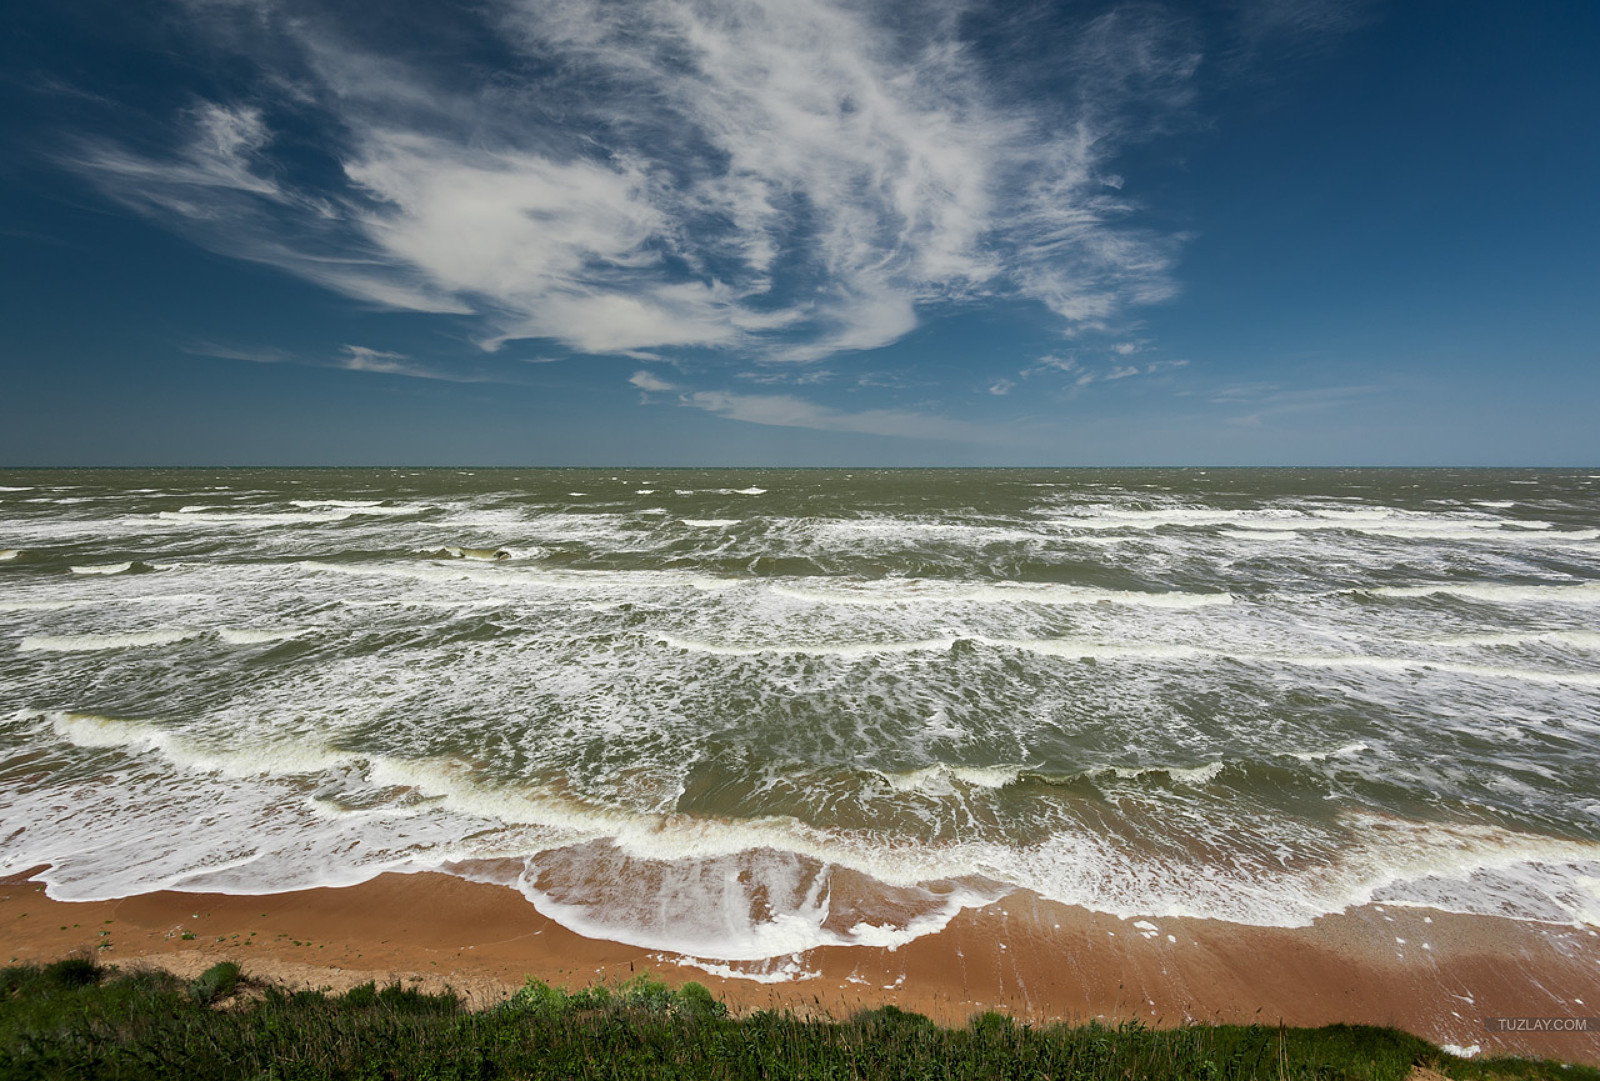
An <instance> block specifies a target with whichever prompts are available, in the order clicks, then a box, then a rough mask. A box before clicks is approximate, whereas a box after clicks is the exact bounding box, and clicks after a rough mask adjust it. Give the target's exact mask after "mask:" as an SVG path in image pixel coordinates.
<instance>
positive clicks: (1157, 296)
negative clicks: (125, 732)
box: [0, 0, 1600, 466]
mask: <svg viewBox="0 0 1600 1081" xmlns="http://www.w3.org/2000/svg"><path fill="white" fill-rule="evenodd" d="M8 23H9V26H8V32H7V34H6V35H5V36H4V42H3V43H0V380H3V384H0V385H3V386H4V387H5V388H6V390H5V392H4V394H3V395H0V465H9V466H33V465H129V466H131V465H253V464H260V465H365V464H372V465H384V464H420V465H426V464H476V465H485V466H488V465H524V466H528V465H552V466H560V465H641V466H695V465H729V466H736V465H751V466H759V465H800V466H808V465H815V466H829V465H882V466H913V465H940V466H946V465H947V466H962V465H1063V466H1071V465H1532V466H1537V465H1549V466H1560V465H1589V466H1593V465H1600V345H1597V342H1600V197H1597V193H1600V119H1597V118H1600V64H1596V63H1595V62H1594V60H1593V57H1594V52H1595V47H1596V46H1597V45H1600V5H1597V4H1595V3H1593V2H1592V0H1542V2H1540V3H1537V4H1528V5H1507V4H1504V3H1488V2H1478V0H1454V2H1449V0H1406V2H1399V0H1216V2H1209V3H1201V2H1193V0H1190V2H1184V3H1176V2H1174V3H1167V4H1162V3H1101V2H1093V0H1083V2H1068V0H1057V2H1047V3H1027V2H1019V0H1001V2H993V3H989V2H982V0H970V2H969V0H881V2H880V0H477V2H468V0H427V2H422V0H393V2H390V3H385V4H381V5H356V4H332V3H325V2H322V0H134V2H131V3H129V2H120V3H110V2H102V0H84V2H77V3H72V4H35V5H25V6H23V7H22V8H20V9H19V10H17V11H15V12H12V13H10V14H9V16H8Z"/></svg>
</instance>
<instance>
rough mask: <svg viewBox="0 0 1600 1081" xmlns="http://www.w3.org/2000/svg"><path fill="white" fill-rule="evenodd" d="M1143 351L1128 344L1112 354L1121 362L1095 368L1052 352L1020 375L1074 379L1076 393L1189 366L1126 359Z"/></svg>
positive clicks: (1114, 349) (1113, 349)
mask: <svg viewBox="0 0 1600 1081" xmlns="http://www.w3.org/2000/svg"><path fill="white" fill-rule="evenodd" d="M1140 348H1141V347H1140V346H1138V345H1135V344H1132V343H1128V342H1123V343H1120V344H1118V345H1114V346H1112V347H1111V352H1112V354H1114V355H1115V356H1117V357H1118V358H1121V359H1119V360H1117V361H1115V362H1113V363H1111V364H1110V365H1106V366H1093V365H1089V364H1085V363H1084V362H1083V361H1081V360H1079V359H1078V358H1077V357H1075V356H1071V357H1063V356H1057V355H1056V354H1054V353H1050V354H1046V355H1045V356H1042V357H1039V358H1038V359H1037V360H1035V361H1034V362H1033V363H1032V364H1030V365H1029V366H1028V367H1026V368H1024V369H1022V371H1021V372H1020V373H1018V374H1019V375H1020V376H1021V377H1022V378H1024V379H1028V378H1032V377H1034V376H1038V375H1042V374H1049V373H1059V374H1061V375H1067V376H1070V377H1071V380H1072V387H1073V388H1074V390H1077V389H1081V388H1083V387H1087V386H1088V385H1089V384H1091V383H1114V382H1117V381H1119V380H1122V379H1132V378H1134V377H1136V376H1145V375H1159V374H1162V373H1165V372H1173V371H1177V370H1178V369H1179V368H1186V367H1188V366H1189V362H1188V361H1187V360H1149V361H1145V362H1143V363H1138V362H1131V363H1130V362H1128V361H1127V358H1128V357H1129V356H1131V355H1132V354H1134V353H1136V352H1137V351H1138V350H1139V349H1140Z"/></svg>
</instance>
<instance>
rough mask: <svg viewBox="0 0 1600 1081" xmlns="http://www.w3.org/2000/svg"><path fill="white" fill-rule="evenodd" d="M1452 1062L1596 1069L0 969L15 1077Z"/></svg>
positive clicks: (1406, 1042) (0, 1046)
mask: <svg viewBox="0 0 1600 1081" xmlns="http://www.w3.org/2000/svg"><path fill="white" fill-rule="evenodd" d="M1417 1067H1423V1068H1426V1069H1432V1070H1435V1071H1437V1072H1438V1073H1440V1074H1443V1075H1444V1076H1447V1077H1455V1078H1502V1077H1504V1078H1523V1077H1527V1078H1557V1077H1559V1078H1564V1079H1573V1081H1578V1079H1583V1081H1600V1070H1595V1069H1591V1068H1587V1067H1578V1066H1564V1065H1562V1064H1560V1063H1556V1062H1550V1061H1533V1060H1526V1059H1477V1060H1471V1061H1467V1060H1463V1059H1458V1058H1455V1057H1453V1056H1451V1055H1447V1054H1445V1053H1444V1052H1443V1051H1441V1050H1440V1049H1439V1048H1437V1047H1435V1046H1433V1045H1432V1044H1429V1043H1427V1042H1425V1041H1423V1040H1421V1039H1418V1038H1417V1037H1415V1036H1411V1035H1409V1034H1407V1033H1404V1032H1401V1031H1398V1030H1396V1029H1389V1028H1373V1027H1366V1026H1347V1025H1334V1026H1330V1027H1326V1028H1318V1029H1297V1028H1273V1027H1269V1026H1261V1025H1251V1026H1241V1025H1190V1026H1185V1027H1181V1028H1167V1029H1153V1028H1149V1027H1146V1026H1144V1025H1141V1024H1138V1023H1128V1024H1122V1025H1118V1026H1107V1025H1103V1024H1094V1023H1091V1024H1088V1025H1075V1026H1071V1025H1047V1026H1030V1025H1023V1024H1018V1023H1015V1022H1013V1021H1012V1020H1011V1019H1010V1018H1008V1017H1005V1016H1002V1015H999V1014H994V1013H988V1014H983V1015H981V1016H979V1017H976V1018H974V1019H973V1020H972V1021H971V1023H969V1024H968V1025H966V1026H965V1027H961V1028H945V1027H941V1026H939V1025H936V1024H934V1023H933V1022H932V1021H930V1020H928V1019H927V1018H925V1017H922V1016H920V1015H918V1014H914V1013H908V1012H904V1011H902V1010H899V1009H896V1008H895V1007H893V1006H884V1007H881V1008H879V1009H875V1010H869V1011H866V1012H863V1013H859V1014H856V1015H855V1016H853V1017H851V1018H848V1019H846V1020H826V1019H816V1018H805V1017H800V1016H797V1015H795V1014H792V1013H787V1012H784V1013H778V1012H771V1011H764V1012H757V1013H752V1014H748V1015H745V1016H742V1017H732V1016H729V1014H728V1011H727V1009H726V1008H725V1006H724V1005H723V1004H722V1003H721V1002H720V1001H718V1000H717V999H716V998H714V997H713V996H712V995H711V993H710V992H709V991H707V990H706V989H705V988H704V987H703V986H701V985H699V984H693V983H690V984H685V985H683V986H682V987H680V988H677V989H671V988H669V987H668V986H667V985H666V984H664V983H662V982H660V981H657V980H654V979H652V978H650V977H648V976H641V977H637V978H635V979H633V980H631V981H629V982H627V983H623V984H618V985H613V986H602V985H596V986H591V987H586V988H582V989H579V990H576V991H567V990H563V989H561V988H557V987H552V986H549V985H547V984H544V983H540V982H538V981H534V980H530V981H529V982H528V984H527V985H526V986H525V987H524V988H523V989H522V990H521V991H520V992H518V993H517V994H516V995H514V996H513V997H512V998H510V999H509V1000H507V1001H505V1002H503V1003H500V1004H498V1005H495V1006H491V1007H487V1008H484V1009H476V1010H474V1009H470V1008H468V1007H467V1006H466V1005H465V1004H464V1003H463V1002H462V1000H461V999H460V998H459V997H457V996H456V995H454V994H451V993H448V992H446V993H442V994H427V993H423V992H421V991H419V990H416V989H414V988H405V987H402V986H400V985H398V984H391V985H389V986H386V987H378V986H376V985H374V984H366V985H363V986H360V987H356V988H353V989H352V990H349V991H346V992H345V993H343V994H331V993H324V992H320V991H290V990H286V989H284V988H282V987H279V986H277V985H275V984H272V983H267V982H262V981H257V980H252V979H250V978H249V977H248V976H247V975H246V974H244V973H241V971H240V970H239V967H238V966H237V965H235V964H233V963H231V962H223V963H221V964H218V965H216V966H214V967H212V968H211V969H209V970H207V971H206V972H205V973H203V974H202V975H201V976H200V977H199V978H197V979H194V980H183V979H180V978H178V977H176V976H173V975H170V974H168V973H165V972H161V971H157V970H142V971H132V970H130V971H126V972H124V971H118V970H116V969H112V968H106V967H101V966H99V965H97V964H95V963H94V962H92V961H89V960H85V959H76V958H74V959H68V960H65V961H59V962H56V963H55V964H51V965H46V966H38V965H23V966H16V967H12V968H8V969H5V970H3V971H0V1079H5V1081H9V1079H12V1078H30V1079H31V1078H68V1077H71V1078H130V1079H131V1078H184V1079H186V1081H187V1079H198V1078H248V1079H253V1081H269V1079H271V1081H277V1079H283V1081H288V1079H299V1078H306V1079H310V1078H349V1079H389V1078H395V1079H399V1078H406V1079H413V1078H415V1079H468V1078H470V1079H474V1081H480V1079H489V1078H619V1079H620V1078H630V1079H631V1078H639V1079H646V1078H648V1079H656V1078H785V1079H787V1078H796V1079H813V1078H815V1079H846V1078H896V1079H899V1078H907V1079H915V1078H927V1079H935V1078H937V1079H956V1078H963V1079H964V1078H971V1079H980V1078H981V1079H990V1078H1030V1079H1034V1078H1086V1079H1089V1078H1093V1079H1099V1078H1105V1079H1111V1078H1116V1079H1127V1078H1152V1079H1162V1078H1173V1079H1176V1078H1204V1079H1210V1078H1318V1079H1338V1078H1352V1079H1357V1078H1359V1079H1371V1081H1380V1079H1396V1081H1398V1079H1402V1078H1406V1077H1407V1076H1408V1075H1410V1074H1411V1073H1412V1071H1413V1069H1415V1068H1417Z"/></svg>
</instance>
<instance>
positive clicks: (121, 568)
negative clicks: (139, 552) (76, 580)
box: [67, 560, 140, 574]
mask: <svg viewBox="0 0 1600 1081" xmlns="http://www.w3.org/2000/svg"><path fill="white" fill-rule="evenodd" d="M138 565H140V564H139V563H138V561H137V560H134V561H132V562H128V563H91V564H89V565H87V566H83V567H68V568H67V569H68V570H70V571H71V572H72V573H73V574H127V573H128V572H129V571H131V570H133V568H134V567H135V566H138Z"/></svg>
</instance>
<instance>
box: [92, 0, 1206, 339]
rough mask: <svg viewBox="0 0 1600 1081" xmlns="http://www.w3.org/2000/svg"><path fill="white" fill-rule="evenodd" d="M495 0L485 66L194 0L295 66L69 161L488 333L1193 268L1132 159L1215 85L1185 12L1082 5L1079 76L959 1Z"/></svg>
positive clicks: (858, 302)
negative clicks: (1021, 81) (298, 127)
mask: <svg viewBox="0 0 1600 1081" xmlns="http://www.w3.org/2000/svg"><path fill="white" fill-rule="evenodd" d="M482 10H486V11H487V12H488V13H489V17H488V21H487V23H486V24H485V26H486V27H487V28H488V29H489V31H490V32H491V33H492V34H494V35H495V36H496V37H497V39H498V40H497V46H498V47H500V48H502V49H504V50H507V51H508V52H509V53H510V54H511V55H512V56H514V57H515V59H514V61H513V62H510V63H502V64H500V65H498V66H497V68H496V69H495V70H494V71H493V72H492V74H490V75H488V76H486V77H483V78H480V79H477V80H474V79H473V78H472V77H471V75H470V72H471V70H472V69H471V68H470V67H463V66H459V65H458V66H449V65H445V64H435V65H430V64H429V63H428V62H426V61H425V60H423V59H419V57H421V56H423V55H424V54H422V53H415V54H412V55H410V56H406V57H402V56H400V55H399V54H398V53H396V52H394V51H392V50H390V51H387V52H386V51H383V50H381V49H379V48H378V47H377V46H375V45H373V44H371V42H370V40H364V39H361V38H360V37H358V35H356V34H354V33H352V32H351V31H349V30H347V29H344V28H343V25H344V24H342V23H341V21H340V19H341V16H340V15H339V14H338V13H335V12H332V11H331V10H323V9H319V8H318V7H316V6H315V5H314V4H312V3H311V2H310V0H231V2H228V3H219V2H215V0H205V2H201V0H192V2H191V3H190V5H189V13H190V15H191V17H192V18H193V19H194V20H195V22H196V23H197V24H198V25H202V26H207V25H216V26H221V27H224V28H232V30H233V31H235V32H233V33H230V34H221V33H220V32H219V38H218V40H219V41H223V40H225V41H226V42H227V43H229V45H230V47H232V48H235V49H238V50H242V51H243V52H245V53H246V55H247V57H248V59H249V60H250V61H251V62H253V63H255V64H256V65H258V66H259V67H260V68H261V69H262V70H263V72H264V73H265V75H266V77H265V78H263V79H261V80H259V82H258V85H260V86H265V87H270V88H273V89H271V90H270V91H263V92H261V96H260V98H259V100H253V101H251V102H249V103H244V104H222V103H216V102H207V103H201V104H199V105H197V106H196V107H194V108H193V109H191V110H190V111H189V112H188V113H187V114H186V115H185V116H184V117H182V118H181V124H180V126H181V128H182V130H183V131H184V132H185V133H186V134H185V136H184V138H183V140H182V141H181V142H180V144H179V145H176V146H173V147H170V148H168V149H167V150H166V151H149V150H145V151H136V150H134V149H131V148H129V147H128V146H125V145H123V144H121V143H118V142H115V141H110V140H100V141H95V142H85V143H82V144H80V145H79V146H78V147H77V148H76V150H75V151H74V152H73V153H72V154H71V155H69V160H70V161H71V163H72V164H73V165H74V166H75V167H77V168H78V169H80V170H81V171H83V172H85V173H86V174H88V175H90V176H92V177H94V178H95V179H96V180H97V181H98V182H99V183H100V184H101V186H102V187H103V188H104V189H105V190H106V191H107V192H109V193H110V194H112V196H113V197H115V198H117V199H120V200H121V201H123V202H125V203H127V204H129V205H132V206H136V207H138V208H139V209H141V210H143V211H145V212H146V213H149V214H151V215H153V216H156V217H158V218H160V219H162V220H164V221H167V222H169V223H171V224H173V226H174V227H175V228H179V229H181V230H183V231H184V232H185V233H187V234H188V235H190V236H193V237H195V238H196V239H197V240H199V241H200V242H202V243H205V244H208V245H209V246H211V247H213V248H214V249H216V250H219V251H225V252H228V253H230V254H233V255H237V256H239V257H242V258H247V259H253V260H256V261H259V262H264V263H269V264H273V265H276V266H279V267H282V268H284V269H286V270H288V271H290V272H292V273H295V274H298V275H300V276H302V277H305V278H308V279H310V280H312V281H315V282H318V283H319V284H322V285H324V286H327V287H330V288H333V289H336V290H339V291H340V292H343V293H345V294H347V295H350V296H354V297H358V298H361V299H363V300H365V301H369V302H372V303H376V304H380V305H384V306H388V307H392V308H399V309H405V310H413V311H424V312H449V313H457V314H469V315H472V316H475V317H476V319H477V321H478V326H479V331H478V337H479V340H480V341H481V342H482V343H483V344H484V345H485V346H486V347H488V348H496V347H498V346H499V345H500V344H502V343H504V342H506V341H510V340H515V339H528V338H534V339H550V340H555V341H558V342H561V343H563V344H564V345H565V346H567V347H568V348H570V349H573V350H576V351H579V352H584V353H604V354H623V355H631V356H637V357H640V358H645V359H648V358H651V357H655V356H658V355H660V351H662V350H672V349H678V348H699V349H711V350H719V351H725V352H727V353H728V354H729V355H730V356H736V357H738V358H740V359H742V360H748V359H751V358H754V359H758V360H766V361H779V360H787V361H814V360H817V359H819V358H822V357H825V356H828V355H830V354H833V353H837V352H841V351H848V350H863V349H872V348H876V347H879V346H883V345H886V344H889V343H891V342H894V341H896V340H898V339H899V338H901V337H902V336H904V335H905V334H906V333H908V332H909V331H910V330H912V329H913V328H914V327H915V326H916V325H917V323H918V318H919V316H918V312H919V310H920V309H922V308H924V307H926V306H928V305H933V304H942V303H961V302H969V301H973V300H977V299H981V298H986V297H993V296H1002V295H1003V296H1022V297H1027V298H1032V299H1034V300H1036V301H1039V302H1041V303H1043V304H1044V305H1046V306H1048V307H1049V308H1050V309H1051V310H1052V311H1054V312H1056V313H1057V314H1058V315H1059V316H1060V317H1061V318H1062V319H1063V320H1064V325H1066V326H1097V325H1103V324H1105V323H1106V322H1107V321H1108V320H1110V319H1112V318H1113V317H1114V316H1115V315H1116V314H1117V313H1118V312H1120V311H1122V310H1124V309H1125V308H1126V307H1128V306H1129V305H1133V304H1141V303H1150V302H1154V301H1159V300H1163V299H1165V298H1167V297H1169V296H1171V295H1172V294H1173V292H1174V289H1175V286H1174V284H1173V281H1172V279H1171V275H1170V269H1171V266H1172V262H1173V259H1174V256H1175V251H1176V247H1177V244H1178V243H1179V238H1177V237H1175V236H1171V235H1163V234H1160V233H1157V232H1153V231H1149V230H1141V229H1139V228H1136V227H1134V226H1133V225H1132V224H1131V223H1130V220H1129V219H1130V215H1131V214H1132V213H1133V211H1134V210H1135V207H1134V205H1133V204H1132V203H1131V202H1130V201H1129V200H1128V199H1127V198H1126V197H1125V195H1124V191H1125V189H1124V188H1123V183H1122V179H1121V178H1120V177H1118V176H1114V175H1112V174H1111V173H1110V172H1109V171H1107V168H1106V167H1107V165H1108V163H1109V161H1110V159H1111V157H1112V156H1113V155H1114V154H1115V153H1116V152H1117V150H1118V149H1119V148H1120V147H1122V146H1123V145H1125V144H1126V143H1127V142H1128V141H1129V140H1130V139H1135V138H1139V137H1141V136H1143V135H1147V134H1149V132H1150V131H1151V130H1154V129H1155V128H1158V127H1159V126H1160V125H1159V123H1158V122H1157V121H1156V120H1154V119H1152V118H1155V117H1160V116H1168V115H1171V114H1173V113H1174V112H1175V111H1182V110H1183V109H1185V108H1187V106H1188V103H1189V97H1190V95H1191V93H1192V83H1193V73H1194V70H1195V65H1196V64H1197V62H1198V54H1197V52H1196V51H1195V50H1194V49H1193V48H1192V47H1191V46H1190V45H1189V44H1188V39H1187V38H1186V37H1185V35H1184V34H1183V33H1182V32H1181V22H1180V21H1179V20H1176V19H1174V18H1173V17H1171V16H1169V15H1167V14H1165V13H1163V12H1162V11H1161V9H1158V8H1149V7H1128V8H1119V9H1117V10H1115V11H1113V12H1111V13H1110V14H1107V15H1105V16H1102V17H1101V18H1098V19H1095V20H1093V21H1091V22H1089V23H1087V24H1084V25H1082V26H1080V27H1078V29H1077V31H1076V32H1075V37H1074V39H1073V40H1074V44H1073V45H1072V48H1071V50H1070V51H1069V54H1068V55H1067V56H1065V57H1063V58H1059V60H1060V62H1061V64H1062V65H1063V70H1066V71H1069V72H1072V73H1073V79H1072V85H1073V88H1074V89H1073V90H1072V91H1071V92H1070V93H1066V94H1063V95H1057V96H1055V97H1048V98H1047V97H1028V96H1026V95H1022V94H1019V93H1017V92H1016V91H1015V89H1014V88H1013V87H1012V86H1011V84H1010V82H1008V80H1012V81H1014V79H1015V78H1016V73H1014V72H1010V71H1008V70H1006V68H1005V67H1004V66H1003V65H1000V64H997V63H995V62H994V61H993V60H992V59H985V56H984V54H983V52H982V50H981V49H979V48H977V47H976V46H975V45H974V43H973V41H972V40H970V39H969V38H968V37H967V36H966V34H967V33H968V31H969V29H970V27H971V26H972V25H973V24H974V22H975V20H974V19H972V18H971V17H970V16H971V15H972V12H971V11H968V10H967V9H966V8H965V7H964V6H963V5H962V4H961V3H959V2H957V0H909V2H908V3H891V2H889V0H881V2H868V0H626V2H620V0H491V2H490V3H489V4H488V5H487V7H486V8H485V9H482ZM241 13H243V16H241ZM462 17H465V16H462ZM246 21H247V22H248V24H249V32H248V33H245V32H243V31H242V30H241V27H242V26H243V25H244V22H246ZM1053 59H1056V58H1053ZM286 103H287V104H292V105H293V107H294V108H295V109H297V110H298V113H297V114H296V115H298V116H300V117H301V118H302V119H303V118H304V117H306V116H316V117H318V118H320V121H321V124H320V130H321V132H322V135H323V137H324V138H326V139H328V140H330V143H329V146H328V147H327V152H328V153H329V154H331V155H332V156H333V158H334V159H336V161H337V162H338V165H339V167H340V168H341V169H342V181H339V182H330V181H328V180H327V178H323V179H322V180H321V181H313V180H311V179H308V178H307V177H306V176H305V175H302V173H301V172H298V171H297V170H296V168H295V167H294V166H295V162H294V160H293V153H292V150H291V149H290V148H288V147H287V146H286V145H284V141H283V140H282V139H280V138H279V137H278V135H277V133H276V132H275V130H274V129H273V127H272V125H271V123H270V118H271V116H272V115H273V108H274V107H275V106H277V105H285V107H287V104H286ZM396 363H398V362H396Z"/></svg>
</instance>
